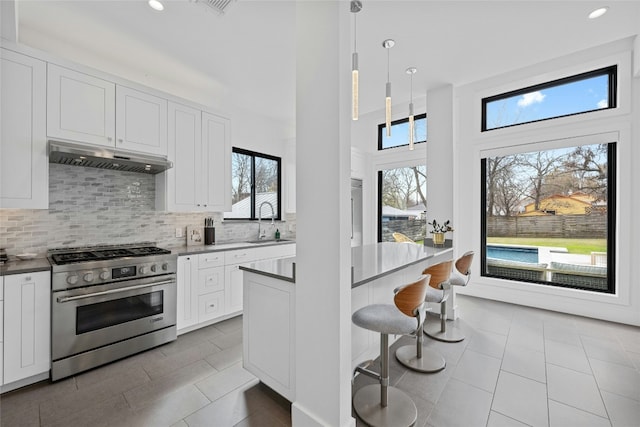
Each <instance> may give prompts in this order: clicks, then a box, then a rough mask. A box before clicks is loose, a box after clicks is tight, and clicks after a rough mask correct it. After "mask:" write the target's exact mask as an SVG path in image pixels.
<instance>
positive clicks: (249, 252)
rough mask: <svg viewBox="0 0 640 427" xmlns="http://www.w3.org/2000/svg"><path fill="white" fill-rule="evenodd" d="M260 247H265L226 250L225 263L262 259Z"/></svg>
mask: <svg viewBox="0 0 640 427" xmlns="http://www.w3.org/2000/svg"><path fill="white" fill-rule="evenodd" d="M260 249H263V248H246V249H238V250H234V251H226V252H225V253H224V263H225V264H226V265H231V264H239V263H243V262H251V261H255V260H258V259H260Z"/></svg>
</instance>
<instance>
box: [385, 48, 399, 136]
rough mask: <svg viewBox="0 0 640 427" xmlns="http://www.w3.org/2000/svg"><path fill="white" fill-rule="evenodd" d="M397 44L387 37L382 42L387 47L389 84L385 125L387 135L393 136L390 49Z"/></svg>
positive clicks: (387, 87) (387, 86)
mask: <svg viewBox="0 0 640 427" xmlns="http://www.w3.org/2000/svg"><path fill="white" fill-rule="evenodd" d="M395 44H396V42H395V41H393V40H392V39H386V40H385V41H383V42H382V47H384V48H385V49H387V85H386V88H385V89H386V97H385V101H384V114H385V126H386V127H387V136H391V79H390V78H389V56H390V54H389V50H390V49H391V48H392V47H393V46H394V45H395Z"/></svg>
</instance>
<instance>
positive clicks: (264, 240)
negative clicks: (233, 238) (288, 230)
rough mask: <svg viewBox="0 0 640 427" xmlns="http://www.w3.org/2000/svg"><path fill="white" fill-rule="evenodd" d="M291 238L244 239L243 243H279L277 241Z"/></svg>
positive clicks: (286, 240) (285, 240)
mask: <svg viewBox="0 0 640 427" xmlns="http://www.w3.org/2000/svg"><path fill="white" fill-rule="evenodd" d="M290 241H291V240H289V239H278V240H275V239H262V240H247V241H245V243H253V244H257V243H279V242H290Z"/></svg>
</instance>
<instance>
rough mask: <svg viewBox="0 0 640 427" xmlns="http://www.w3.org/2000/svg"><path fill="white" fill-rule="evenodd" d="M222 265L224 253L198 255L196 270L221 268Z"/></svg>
mask: <svg viewBox="0 0 640 427" xmlns="http://www.w3.org/2000/svg"><path fill="white" fill-rule="evenodd" d="M223 265H224V252H210V253H207V254H200V255H198V268H201V269H202V268H209V267H221V266H223Z"/></svg>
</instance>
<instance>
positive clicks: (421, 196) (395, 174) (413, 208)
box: [378, 165, 427, 243]
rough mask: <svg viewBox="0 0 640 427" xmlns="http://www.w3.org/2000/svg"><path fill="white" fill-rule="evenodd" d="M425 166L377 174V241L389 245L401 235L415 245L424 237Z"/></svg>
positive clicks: (388, 170) (401, 168)
mask: <svg viewBox="0 0 640 427" xmlns="http://www.w3.org/2000/svg"><path fill="white" fill-rule="evenodd" d="M426 177H427V168H426V166H425V165H419V166H411V167H400V168H394V169H385V170H381V171H378V192H379V193H378V241H379V242H393V241H394V240H395V239H394V237H393V233H401V234H404V235H405V236H407V237H409V238H410V239H412V240H414V241H416V242H420V243H421V242H422V241H423V240H424V236H425V234H426V218H425V214H426V205H427V199H426V196H425V195H426V190H427V179H426Z"/></svg>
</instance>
